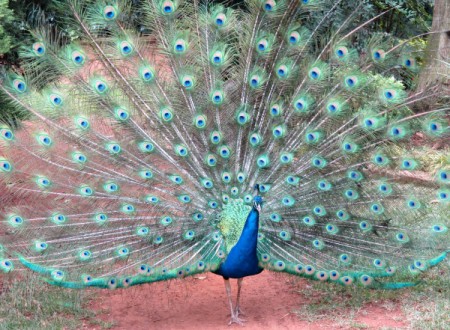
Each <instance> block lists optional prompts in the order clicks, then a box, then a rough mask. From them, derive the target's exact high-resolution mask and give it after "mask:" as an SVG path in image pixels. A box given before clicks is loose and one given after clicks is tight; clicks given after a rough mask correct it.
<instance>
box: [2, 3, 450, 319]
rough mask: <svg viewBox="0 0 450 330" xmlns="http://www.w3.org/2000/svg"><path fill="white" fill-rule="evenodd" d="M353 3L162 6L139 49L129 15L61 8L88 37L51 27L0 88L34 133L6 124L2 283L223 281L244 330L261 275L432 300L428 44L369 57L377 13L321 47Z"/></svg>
mask: <svg viewBox="0 0 450 330" xmlns="http://www.w3.org/2000/svg"><path fill="white" fill-rule="evenodd" d="M341 2H342V1H336V2H334V4H333V5H332V6H327V5H326V2H325V1H320V0H301V1H299V0H248V1H247V2H246V8H245V9H237V8H230V7H227V6H224V5H219V4H213V3H210V2H208V1H205V2H202V3H198V1H195V0H194V1H181V0H173V1H170V0H165V1H163V0H146V1H140V2H139V3H140V7H139V8H138V9H137V12H138V13H139V19H140V20H141V23H142V26H143V27H145V29H143V30H145V31H147V32H148V33H138V32H136V30H135V28H134V26H133V25H132V24H131V23H130V22H129V17H130V13H131V12H132V11H135V10H136V7H135V6H134V5H133V6H132V5H131V3H129V2H122V1H113V0H112V1H109V0H96V1H93V0H67V1H63V2H58V1H55V5H56V6H60V7H61V9H63V10H64V11H65V12H66V13H67V19H66V21H65V24H66V25H65V27H67V28H70V29H72V30H73V31H76V33H77V34H78V35H79V37H78V38H75V40H74V41H69V40H68V38H67V37H64V35H63V34H62V33H60V32H58V31H57V30H56V29H55V28H54V27H52V28H48V27H45V25H41V26H38V28H37V29H35V30H33V31H31V33H32V35H33V37H34V38H35V42H34V43H33V44H32V45H25V46H24V47H23V49H22V54H21V55H22V67H23V68H24V71H20V72H13V71H10V72H9V73H7V74H5V75H4V77H3V79H2V83H1V85H0V90H1V93H2V97H5V98H8V99H9V100H10V101H11V104H13V105H14V106H15V107H16V108H17V111H20V112H23V113H24V114H26V115H27V116H28V118H29V119H28V120H25V121H24V123H23V124H22V127H21V128H20V129H12V128H11V127H10V126H8V125H6V124H2V126H0V182H1V188H0V189H1V196H0V202H1V206H0V212H1V213H0V219H1V223H0V243H1V245H0V248H1V249H0V269H1V270H2V271H3V272H5V273H11V274H10V275H11V276H13V275H14V274H20V271H24V270H25V269H30V270H32V271H34V272H37V273H39V274H40V275H41V276H42V277H43V278H44V279H45V281H47V282H48V283H50V284H53V285H57V286H61V287H64V288H74V289H82V288H92V287H96V288H111V289H113V288H126V287H129V286H134V285H138V284H143V283H149V282H155V281H163V280H169V279H175V278H183V277H186V276H190V275H193V274H198V273H203V272H213V273H216V274H218V275H221V276H223V277H224V279H225V286H226V290H227V294H228V300H229V304H230V310H231V321H230V323H232V322H236V323H241V322H242V321H241V319H240V317H239V314H240V308H239V297H240V293H241V292H240V291H241V284H242V278H244V277H246V276H250V275H255V274H258V273H260V272H261V271H263V270H264V269H266V270H271V271H278V272H286V273H290V274H293V275H298V276H302V277H306V278H309V279H311V280H318V281H326V282H329V283H336V284H341V285H345V286H355V287H358V288H359V287H368V288H383V289H396V288H404V287H408V286H412V285H415V284H416V283H418V281H419V277H418V276H419V275H420V274H421V273H422V272H424V271H426V270H427V269H428V268H430V267H432V266H435V265H437V264H439V263H440V262H441V261H442V260H444V258H445V257H446V254H447V253H449V252H450V243H449V242H450V240H449V231H448V226H449V221H450V206H449V205H450V204H449V200H450V188H449V187H450V167H449V164H448V163H445V162H442V163H441V166H440V168H437V169H436V170H434V171H431V170H428V167H426V166H425V165H424V163H423V161H422V160H421V159H420V156H418V154H417V153H416V152H415V151H414V150H410V148H411V140H419V141H420V143H423V144H426V143H429V142H433V143H435V142H436V141H443V139H445V138H448V136H449V133H450V129H449V115H450V108H449V106H448V103H446V102H445V98H444V97H445V95H443V94H444V93H443V92H442V91H441V92H439V90H436V89H432V88H430V89H426V90H424V91H421V92H412V91H411V90H412V89H411V86H412V85H413V83H414V78H415V77H417V73H418V72H419V64H418V58H419V56H418V54H417V52H416V50H415V49H414V48H413V47H411V43H410V41H411V40H414V38H413V39H411V40H410V39H408V40H403V41H398V40H393V39H392V38H389V37H387V36H386V35H380V34H373V36H372V37H371V38H370V40H367V41H366V44H367V47H366V48H365V49H363V50H361V49H359V50H357V49H356V48H354V47H353V44H352V43H353V41H354V39H353V37H354V36H355V35H356V34H357V33H359V31H360V30H361V29H363V28H365V27H366V26H368V25H370V23H372V22H374V21H376V20H377V19H378V18H379V17H378V16H377V17H373V18H370V19H369V20H365V21H360V20H359V17H357V13H358V9H357V8H356V10H355V11H354V12H353V14H351V15H350V16H349V17H346V18H345V20H344V22H343V24H341V25H340V27H339V28H338V29H336V30H335V31H333V33H332V34H331V35H328V36H327V37H324V36H323V35H322V31H323V26H324V25H325V24H326V23H328V22H329V21H330V20H333V19H334V16H333V15H335V13H336V8H337V7H338V6H339V4H340V3H341ZM390 10H394V9H390ZM388 11H389V10H388ZM383 14H384V13H383ZM383 14H382V15H383ZM317 17H319V18H317ZM313 22H314V24H313ZM430 100H436V101H437V102H435V103H433V104H435V106H433V107H428V108H425V109H422V111H421V112H415V111H413V110H414V107H416V105H417V104H421V103H420V102H424V101H427V102H428V101H430ZM427 104H429V102H428V103H427ZM408 175H409V176H408ZM414 176H420V177H421V178H422V181H424V182H425V184H417V182H416V181H414V180H412V179H408V177H409V178H411V177H414ZM405 178H406V179H405ZM230 278H237V279H238V298H237V302H236V304H235V305H233V302H232V299H231V289H230V282H229V279H230ZM150 289H151V288H150Z"/></svg>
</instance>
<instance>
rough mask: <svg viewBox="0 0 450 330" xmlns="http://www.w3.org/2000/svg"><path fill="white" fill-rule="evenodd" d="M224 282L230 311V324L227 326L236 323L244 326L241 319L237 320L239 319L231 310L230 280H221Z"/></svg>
mask: <svg viewBox="0 0 450 330" xmlns="http://www.w3.org/2000/svg"><path fill="white" fill-rule="evenodd" d="M223 280H224V282H225V290H226V291H227V296H228V303H229V304H230V311H231V319H230V322H228V325H232V324H233V323H237V324H240V325H244V323H243V321H242V320H241V319H239V317H238V316H237V314H236V313H235V311H234V309H233V301H232V299H231V285H230V280H229V279H228V280H226V279H223Z"/></svg>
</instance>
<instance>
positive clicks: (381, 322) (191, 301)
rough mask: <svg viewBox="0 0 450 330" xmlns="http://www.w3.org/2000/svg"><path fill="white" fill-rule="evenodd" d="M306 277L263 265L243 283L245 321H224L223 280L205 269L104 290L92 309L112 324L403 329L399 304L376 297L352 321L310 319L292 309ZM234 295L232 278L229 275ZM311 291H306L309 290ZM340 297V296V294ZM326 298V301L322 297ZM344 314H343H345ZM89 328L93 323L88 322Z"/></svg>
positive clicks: (217, 329) (300, 300) (249, 329)
mask: <svg viewBox="0 0 450 330" xmlns="http://www.w3.org/2000/svg"><path fill="white" fill-rule="evenodd" d="M309 284H310V283H309V282H308V281H307V280H296V279H293V277H292V276H287V275H284V274H277V273H272V272H268V271H264V272H263V273H261V274H260V275H257V276H253V277H248V278H246V279H245V280H244V284H243V297H242V304H241V305H242V309H243V310H244V312H245V314H246V319H247V322H246V323H245V326H244V327H242V326H239V325H236V324H234V325H232V326H228V320H229V309H228V304H227V300H226V294H225V288H224V284H223V280H222V278H221V277H220V276H217V275H214V274H211V273H208V274H201V275H198V276H195V277H191V278H187V279H184V280H175V281H170V282H160V283H152V284H148V285H143V286H138V287H134V288H129V289H126V290H116V291H103V292H101V294H100V295H99V299H96V300H95V304H94V305H93V306H91V308H93V309H94V310H97V311H100V310H103V313H102V314H101V315H100V318H101V319H103V320H104V321H108V322H113V321H114V322H115V326H113V327H112V329H133V330H134V329H164V330H165V329H168V330H172V329H177V330H180V329H214V330H223V329H227V330H230V329H245V330H257V329H258V330H259V329H305V330H315V329H357V328H361V327H362V325H364V329H386V328H389V329H408V325H407V324H406V323H404V322H402V321H401V320H404V317H403V315H402V312H401V309H400V307H399V306H395V307H394V308H393V309H392V308H390V309H386V308H384V307H383V306H379V305H378V304H377V303H376V302H373V303H371V304H368V305H365V306H361V309H360V310H359V311H358V313H357V315H356V316H354V326H352V325H349V324H348V323H347V324H342V322H338V321H336V320H335V319H334V317H335V316H333V315H330V316H329V317H327V316H326V315H325V316H324V318H323V319H322V320H320V321H314V322H312V323H310V322H308V321H306V320H302V318H301V317H298V316H297V314H295V313H294V311H295V310H297V311H298V310H299V309H300V308H301V306H302V305H304V304H308V301H309V300H310V299H311V297H308V296H307V295H306V294H302V288H303V289H304V288H305V287H307V286H308V285H309ZM232 290H234V291H233V296H234V297H235V294H236V281H235V280H232ZM309 292H311V291H309ZM342 298H343V299H345V297H342ZM324 303H327V302H324ZM344 318H345V316H344ZM89 329H96V328H95V327H92V326H90V327H89Z"/></svg>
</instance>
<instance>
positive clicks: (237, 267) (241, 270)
mask: <svg viewBox="0 0 450 330" xmlns="http://www.w3.org/2000/svg"><path fill="white" fill-rule="evenodd" d="M258 226H259V212H258V210H256V209H255V208H253V209H252V211H251V212H250V214H249V215H248V217H247V220H246V221H245V225H244V229H243V230H242V234H241V237H239V240H238V242H237V243H236V245H235V246H234V247H233V248H232V249H231V251H230V253H229V254H228V256H227V258H226V259H225V261H224V262H223V263H222V264H221V265H220V267H219V269H218V270H217V271H215V272H214V273H215V274H218V275H222V276H223V277H225V278H241V277H245V276H250V275H256V274H259V273H261V272H262V271H263V269H262V268H261V267H259V266H258V257H257V256H256V246H257V244H258Z"/></svg>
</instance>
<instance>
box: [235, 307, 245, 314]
mask: <svg viewBox="0 0 450 330" xmlns="http://www.w3.org/2000/svg"><path fill="white" fill-rule="evenodd" d="M234 313H235V315H236V316H239V315H242V316H245V313H244V312H243V311H242V309H241V308H240V307H236V310H235V311H234Z"/></svg>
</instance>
